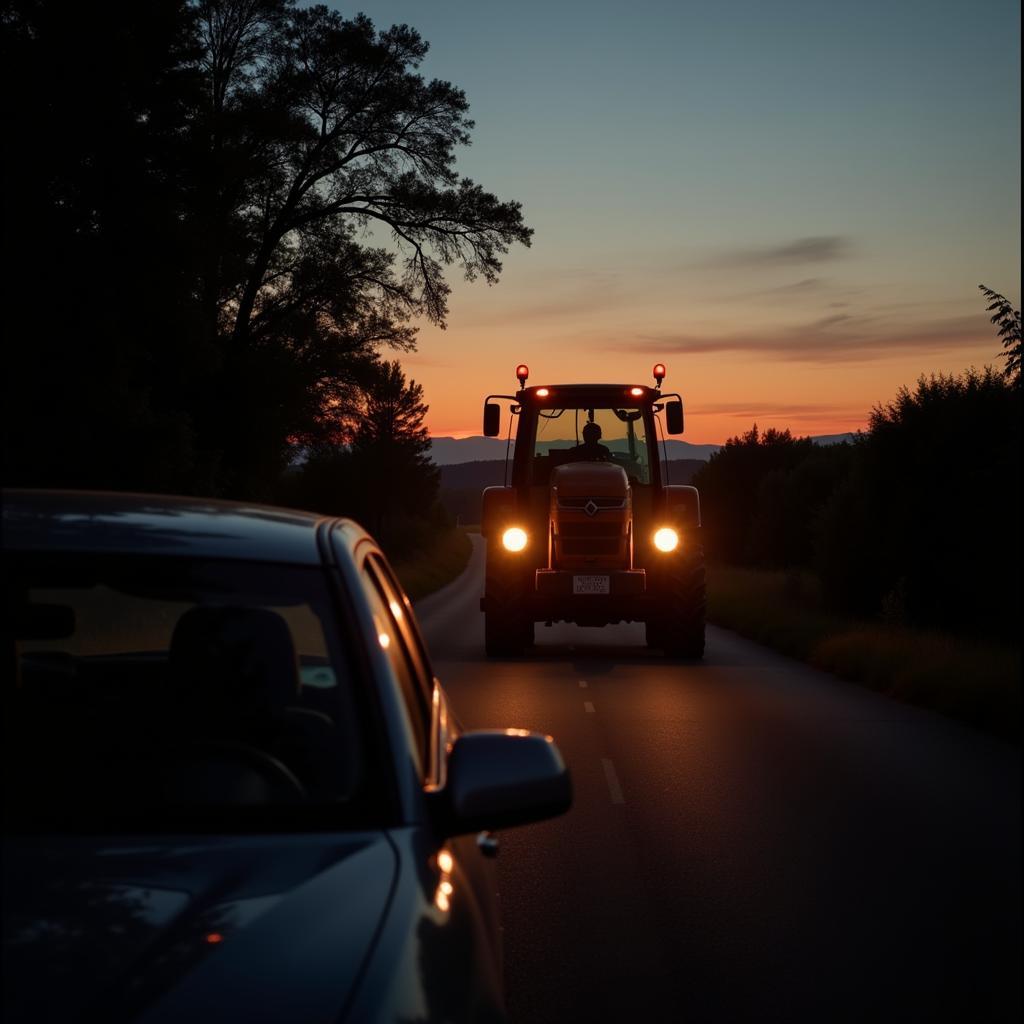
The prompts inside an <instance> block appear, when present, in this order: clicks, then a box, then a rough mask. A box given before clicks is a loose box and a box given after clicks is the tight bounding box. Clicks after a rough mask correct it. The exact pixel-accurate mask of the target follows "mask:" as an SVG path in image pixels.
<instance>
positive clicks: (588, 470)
mask: <svg viewBox="0 0 1024 1024" xmlns="http://www.w3.org/2000/svg"><path fill="white" fill-rule="evenodd" d="M551 489H552V492H557V495H558V500H559V501H564V499H566V498H589V497H594V496H600V497H602V498H622V499H624V498H625V497H626V495H628V494H629V478H628V477H627V476H626V471H625V470H624V469H623V468H622V467H621V466H616V465H614V464H613V463H611V462H569V463H566V464H565V465H562V466H558V467H557V468H555V469H553V470H552V471H551Z"/></svg>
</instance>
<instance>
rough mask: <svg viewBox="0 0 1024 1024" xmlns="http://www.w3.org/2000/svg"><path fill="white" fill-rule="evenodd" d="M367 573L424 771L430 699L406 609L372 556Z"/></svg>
mask: <svg viewBox="0 0 1024 1024" xmlns="http://www.w3.org/2000/svg"><path fill="white" fill-rule="evenodd" d="M363 576H364V580H365V589H366V595H367V598H368V599H369V602H370V610H371V612H372V614H373V621H374V625H375V626H376V629H377V642H378V643H379V644H380V646H381V648H382V649H383V651H384V653H385V655H387V659H388V661H389V662H390V664H391V670H392V672H393V673H394V676H395V680H396V681H397V683H398V686H399V689H400V690H401V693H402V700H403V703H404V704H405V707H406V711H407V713H408V716H409V724H410V726H411V727H412V732H413V740H414V742H415V744H416V753H417V757H418V761H419V767H420V771H421V774H422V773H424V772H425V771H426V767H427V765H429V763H430V702H429V698H428V697H427V696H426V694H425V693H424V689H423V685H422V681H421V679H420V677H419V672H418V666H417V664H416V659H415V658H414V656H413V654H412V652H411V651H410V650H409V644H408V640H407V638H406V634H405V631H404V630H403V629H402V627H401V623H400V620H401V619H402V618H403V617H404V615H405V611H404V609H403V608H402V605H401V603H400V602H399V601H397V600H396V599H395V597H394V596H393V595H389V593H388V589H387V588H386V587H385V586H384V583H383V582H382V580H381V578H380V576H379V574H378V570H377V569H376V567H375V566H374V565H373V564H372V563H371V561H370V559H367V560H366V561H365V562H364V563H363Z"/></svg>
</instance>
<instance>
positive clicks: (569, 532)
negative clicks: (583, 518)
mask: <svg viewBox="0 0 1024 1024" xmlns="http://www.w3.org/2000/svg"><path fill="white" fill-rule="evenodd" d="M622 526H623V524H622V523H621V522H619V521H618V520H615V521H613V522H596V521H595V522H583V523H577V522H569V523H566V522H560V523H559V524H558V535H559V536H560V537H561V538H562V539H563V540H565V539H567V538H577V537H578V538H591V537H616V538H618V537H621V536H622V533H623V529H622Z"/></svg>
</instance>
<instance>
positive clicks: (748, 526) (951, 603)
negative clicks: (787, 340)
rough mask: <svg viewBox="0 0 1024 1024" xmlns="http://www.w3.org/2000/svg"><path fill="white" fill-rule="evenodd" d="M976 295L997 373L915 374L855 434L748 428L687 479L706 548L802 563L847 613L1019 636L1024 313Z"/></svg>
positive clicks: (735, 557) (760, 561)
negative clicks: (697, 495) (998, 347)
mask: <svg viewBox="0 0 1024 1024" xmlns="http://www.w3.org/2000/svg"><path fill="white" fill-rule="evenodd" d="M982 291H983V292H984V293H985V295H986V297H987V298H988V299H989V300H990V302H991V303H992V304H991V305H990V306H989V309H990V310H993V309H994V310H996V312H995V315H994V316H993V317H992V322H993V323H994V324H996V325H997V326H998V327H999V328H1000V331H999V337H1000V338H1001V339H1002V340H1003V344H1004V348H1005V350H1006V351H1005V352H1004V353H1003V355H1004V357H1005V358H1006V366H1005V368H1004V370H1003V371H998V370H996V369H993V368H992V367H986V368H985V369H983V370H981V371H978V370H975V369H970V370H966V371H964V372H963V373H961V374H950V375H945V374H933V375H931V376H921V377H920V378H919V379H918V381H917V384H916V386H915V387H914V388H913V389H910V388H906V387H903V388H900V390H899V391H898V392H897V394H896V397H895V398H894V399H893V400H892V401H890V402H888V403H886V404H882V405H878V406H876V407H875V409H874V410H873V411H872V413H871V418H870V422H869V425H868V429H867V430H866V431H864V432H863V433H861V434H859V435H857V437H856V439H855V440H854V441H853V442H852V443H848V444H837V445H830V446H825V447H817V446H815V445H814V444H813V443H812V442H811V440H810V439H809V438H794V437H793V436H792V434H791V433H790V432H789V431H788V430H785V431H777V430H767V431H764V432H759V431H758V429H757V427H756V425H755V426H754V427H753V428H752V429H751V430H750V431H748V432H747V433H746V434H743V435H741V436H738V437H733V438H730V439H729V440H728V441H727V442H726V444H725V445H724V446H723V448H722V449H721V450H720V451H719V452H717V453H716V454H714V455H712V456H711V459H710V460H709V462H708V463H707V465H706V466H705V467H704V468H703V469H702V470H700V471H699V472H698V473H697V474H696V476H695V477H694V483H695V484H696V485H697V487H699V488H700V490H701V498H702V505H703V517H704V523H705V527H704V532H705V534H706V543H707V548H708V550H709V552H710V554H711V556H712V558H716V559H718V560H721V561H725V562H731V563H733V564H740V565H760V566H766V567H772V568H786V569H797V570H810V571H812V572H813V573H814V574H815V575H816V577H817V579H818V582H819V584H820V589H821V593H822V595H823V597H824V599H825V600H826V601H827V602H828V603H829V604H830V605H832V606H833V607H837V608H841V609H844V610H846V611H851V612H854V613H857V614H861V615H867V616H882V617H884V618H886V619H887V620H888V621H894V622H901V623H907V624H911V625H920V626H929V627H936V628H940V629H943V630H947V631H949V632H953V633H960V634H965V635H971V636H984V637H996V638H1001V639H1004V640H1006V641H1010V642H1016V641H1017V640H1018V637H1019V630H1020V616H1021V595H1020V580H1021V544H1020V518H1021V494H1020V469H1019V467H1020V464H1021V412H1022V408H1021V390H1020V388H1021V384H1020V312H1019V311H1015V310H1013V309H1012V307H1011V305H1010V303H1009V302H1008V301H1007V300H1006V299H1004V298H1003V297H1002V296H1001V295H998V294H997V293H995V292H991V291H990V290H989V289H986V288H982ZM1014 323H1016V334H1015V335H1014V333H1013V325H1014ZM1007 325H1009V326H1008V327H1007ZM1004 327H1007V329H1005V330H1004V329H1003V328H1004Z"/></svg>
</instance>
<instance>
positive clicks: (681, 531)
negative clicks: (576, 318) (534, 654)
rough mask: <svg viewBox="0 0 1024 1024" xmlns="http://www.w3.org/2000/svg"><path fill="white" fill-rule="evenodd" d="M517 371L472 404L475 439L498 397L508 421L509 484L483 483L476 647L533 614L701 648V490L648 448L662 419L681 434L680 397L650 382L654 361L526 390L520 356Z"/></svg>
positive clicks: (495, 646)
mask: <svg viewBox="0 0 1024 1024" xmlns="http://www.w3.org/2000/svg"><path fill="white" fill-rule="evenodd" d="M516 376H517V378H518V380H519V390H518V391H517V392H516V393H515V394H514V395H488V397H487V400H486V402H485V405H484V434H485V435H486V436H488V437H496V436H498V434H499V433H500V429H501V418H502V416H501V414H502V408H501V405H500V404H499V402H500V401H501V400H507V401H509V402H510V403H511V404H510V405H509V406H508V409H509V412H510V414H511V417H512V419H511V422H510V423H509V438H510V439H511V430H512V425H513V423H514V424H515V426H516V433H515V451H514V455H513V460H512V476H511V484H509V485H506V486H504V487H488V488H486V489H485V490H484V494H483V517H482V523H481V533H482V534H483V537H484V538H485V539H486V542H487V571H486V579H485V583H484V596H483V598H482V599H481V602H480V606H481V608H482V609H483V612H484V620H485V642H486V648H487V653H488V654H489V655H496V656H509V655H515V654H519V653H521V652H522V649H523V648H524V647H526V646H527V645H529V644H532V643H533V639H534V624H535V623H537V622H546V623H552V622H559V621H564V622H575V623H577V624H579V625H581V626H603V625H606V624H607V623H612V622H623V621H625V622H631V621H632V622H643V623H645V624H646V631H647V644H648V646H650V647H655V648H660V649H661V650H663V651H665V652H666V653H667V654H669V655H672V656H676V657H685V658H700V657H702V656H703V653H704V610H705V569H704V550H703V547H702V543H701V533H700V496H699V495H698V493H697V489H696V488H695V487H689V486H682V485H678V484H670V483H669V482H668V479H667V476H668V461H667V458H666V459H662V458H659V453H658V435H657V430H658V427H659V426H661V418H662V416H664V430H663V437H664V432H667V433H669V434H681V433H682V432H683V403H682V399H681V398H680V396H679V395H678V394H663V393H662V391H661V384H662V381H663V380H664V379H665V367H664V366H663V365H662V364H660V363H659V364H658V365H657V366H655V367H654V379H655V386H654V387H649V386H643V385H636V384H550V385H545V386H543V387H527V386H526V381H527V378H528V376H529V370H528V369H527V367H526V366H525V365H520V366H518V367H516ZM495 400H498V401H495ZM662 451H664V441H663V444H662ZM506 478H507V477H506Z"/></svg>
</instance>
